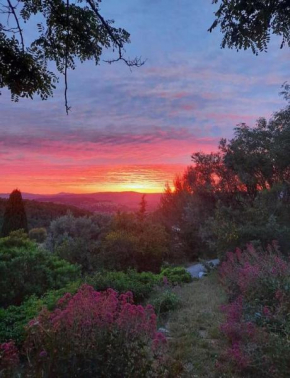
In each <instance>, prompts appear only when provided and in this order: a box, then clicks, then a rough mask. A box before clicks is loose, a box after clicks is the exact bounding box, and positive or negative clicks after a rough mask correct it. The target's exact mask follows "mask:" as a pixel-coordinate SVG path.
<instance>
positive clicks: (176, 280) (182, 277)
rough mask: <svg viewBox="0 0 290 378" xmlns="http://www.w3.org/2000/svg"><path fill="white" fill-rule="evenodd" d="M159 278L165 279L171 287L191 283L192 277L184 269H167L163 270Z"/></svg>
mask: <svg viewBox="0 0 290 378" xmlns="http://www.w3.org/2000/svg"><path fill="white" fill-rule="evenodd" d="M160 276H161V277H164V278H165V277H166V279H167V280H168V283H170V284H172V285H180V284H183V283H189V282H191V281H192V277H191V275H190V273H188V272H187V271H186V269H185V268H182V267H175V268H173V267H168V268H163V269H162V270H161V273H160Z"/></svg>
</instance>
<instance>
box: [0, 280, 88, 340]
mask: <svg viewBox="0 0 290 378" xmlns="http://www.w3.org/2000/svg"><path fill="white" fill-rule="evenodd" d="M80 285H81V281H75V282H71V283H69V284H67V285H65V286H64V287H62V288H61V289H58V290H50V291H48V292H47V293H45V294H44V295H43V296H42V297H37V296H36V295H32V296H31V297H29V298H28V299H27V300H25V301H23V302H22V303H21V305H19V306H9V307H7V308H0V343H1V342H5V341H8V340H14V341H15V342H16V343H17V344H19V345H20V344H21V343H22V342H23V340H24V338H25V326H26V325H27V324H28V323H29V321H30V320H32V319H33V318H35V317H36V316H37V315H38V313H39V312H40V310H41V309H42V308H44V307H46V308H48V309H49V310H54V309H55V307H56V304H57V302H58V300H59V299H60V298H61V297H62V296H63V295H64V294H66V293H71V294H74V293H76V292H77V290H78V288H79V287H80Z"/></svg>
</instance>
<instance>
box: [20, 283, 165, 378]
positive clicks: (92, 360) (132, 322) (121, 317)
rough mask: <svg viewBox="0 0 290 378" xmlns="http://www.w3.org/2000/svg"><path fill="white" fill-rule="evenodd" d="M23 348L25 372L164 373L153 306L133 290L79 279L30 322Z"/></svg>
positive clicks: (70, 374) (55, 374) (162, 342)
mask: <svg viewBox="0 0 290 378" xmlns="http://www.w3.org/2000/svg"><path fill="white" fill-rule="evenodd" d="M27 332H28V337H27V340H26V342H25V351H26V353H27V355H28V356H29V361H30V362H31V363H30V367H29V370H30V371H29V373H30V374H32V375H33V374H34V375H33V376H46V377H59V378H62V377H63V378H64V377H79V378H81V377H86V378H89V377H96V376H98V377H116V378H118V377H120V378H121V377H149V376H165V375H166V374H165V371H164V370H162V369H163V364H162V354H163V351H164V346H165V344H166V339H165V338H164V336H162V335H161V334H159V333H157V332H156V315H155V314H154V311H153V308H152V306H147V307H145V308H144V307H142V306H140V305H139V306H136V305H134V304H133V301H132V294H130V293H127V294H122V295H120V296H118V294H117V293H116V292H115V291H113V290H108V291H106V292H103V293H100V292H97V291H94V289H93V288H92V287H91V286H88V285H84V286H82V287H81V288H80V289H79V291H78V292H77V293H76V294H75V295H74V296H72V295H70V294H66V295H65V296H64V297H62V298H61V299H60V301H59V303H58V308H57V309H56V310H54V311H53V312H49V311H48V310H43V311H42V312H41V313H40V315H39V316H38V317H37V318H36V319H35V320H33V321H31V322H30V323H29V326H28V329H27Z"/></svg>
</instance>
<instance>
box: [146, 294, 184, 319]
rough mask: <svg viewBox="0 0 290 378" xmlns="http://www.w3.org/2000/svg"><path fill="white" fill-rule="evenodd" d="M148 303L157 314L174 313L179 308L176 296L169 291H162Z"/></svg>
mask: <svg viewBox="0 0 290 378" xmlns="http://www.w3.org/2000/svg"><path fill="white" fill-rule="evenodd" d="M150 303H151V304H152V306H153V307H154V309H155V311H156V313H157V314H161V313H164V312H168V311H174V310H176V309H177V308H178V307H179V306H180V300H179V298H178V296H177V295H176V294H175V293H173V292H172V291H170V290H165V291H162V292H161V293H158V294H157V295H156V296H155V298H153V299H152V300H151V301H150Z"/></svg>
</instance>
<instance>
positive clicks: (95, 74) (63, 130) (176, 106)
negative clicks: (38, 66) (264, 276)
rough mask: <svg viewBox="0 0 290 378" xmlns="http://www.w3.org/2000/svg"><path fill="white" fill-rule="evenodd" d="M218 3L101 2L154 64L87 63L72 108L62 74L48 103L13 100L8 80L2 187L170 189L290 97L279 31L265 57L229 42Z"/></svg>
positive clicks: (2, 108)
mask: <svg viewBox="0 0 290 378" xmlns="http://www.w3.org/2000/svg"><path fill="white" fill-rule="evenodd" d="M216 8H217V6H216V5H213V4H212V1H211V0H194V1H192V0H123V1H120V0H103V2H102V3H101V13H102V15H103V16H104V17H105V18H107V19H114V20H115V26H118V27H123V28H125V29H126V30H127V31H129V32H130V34H131V44H130V45H127V46H126V50H127V56H129V57H131V58H133V57H135V56H141V57H142V58H143V59H144V60H146V63H145V65H144V66H142V67H141V68H135V69H133V70H132V72H131V71H130V70H129V68H128V67H126V66H125V65H124V64H122V63H121V62H119V63H115V64H112V65H109V64H106V63H104V62H101V64H100V65H99V66H95V65H94V64H93V63H92V62H87V63H85V64H78V65H77V69H76V70H75V71H72V72H70V73H69V94H68V96H69V104H70V105H71V107H72V109H71V112H70V113H69V116H67V115H66V113H65V108H64V98H63V91H64V88H63V80H62V79H60V83H59V85H58V88H57V90H56V91H55V94H54V97H53V98H52V99H49V100H47V101H41V100H39V99H37V98H35V99H34V100H26V99H21V100H20V101H19V102H18V103H12V102H11V101H10V94H9V93H8V91H6V90H3V91H2V95H1V97H0V160H1V169H0V193H1V192H2V193H3V192H10V191H12V190H13V189H14V188H16V187H17V188H19V189H20V190H22V191H23V192H30V193H49V194H51V193H58V192H74V193H85V192H86V193H87V192H100V191H128V190H134V191H140V192H162V191H163V189H164V185H165V183H166V182H169V183H171V182H172V180H173V179H174V177H175V176H176V175H177V174H181V173H182V172H183V171H184V169H185V167H186V166H188V165H190V164H191V158H190V156H191V154H192V153H193V152H197V151H203V152H211V151H214V150H216V149H217V145H218V142H219V140H220V139H221V138H224V137H225V138H231V137H232V136H233V130H234V127H235V126H236V125H237V124H239V123H241V122H245V123H247V124H249V125H252V126H253V125H254V124H255V121H256V119H257V118H259V117H261V116H263V117H266V118H268V117H270V116H271V114H272V113H273V112H274V111H277V110H278V109H280V108H281V107H283V106H284V105H285V103H284V101H283V99H282V98H281V97H280V96H279V92H280V90H281V85H282V84H283V83H284V82H285V81H287V80H288V71H289V55H290V54H289V49H287V48H284V49H283V50H280V49H279V45H280V41H279V39H278V38H272V40H271V43H270V46H269V50H268V52H267V53H261V54H260V55H259V56H254V55H253V54H252V53H251V52H250V51H239V52H236V51H235V50H230V49H221V48H220V42H221V39H222V35H221V34H220V32H219V31H218V30H216V31H215V32H213V33H209V32H208V31H207V29H208V28H209V27H210V25H211V23H212V21H213V19H214V15H213V12H214V10H215V9H216ZM27 32H28V38H29V36H33V34H34V29H33V28H30V29H28V30H27ZM108 57H112V53H105V55H104V59H106V58H108Z"/></svg>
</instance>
